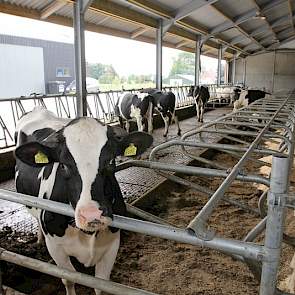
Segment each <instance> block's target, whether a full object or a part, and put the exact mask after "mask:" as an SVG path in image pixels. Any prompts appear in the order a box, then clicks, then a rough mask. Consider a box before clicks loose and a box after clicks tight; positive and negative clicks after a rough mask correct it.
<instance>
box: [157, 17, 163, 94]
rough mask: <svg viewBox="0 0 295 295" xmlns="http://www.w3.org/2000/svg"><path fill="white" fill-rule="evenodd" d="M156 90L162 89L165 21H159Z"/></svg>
mask: <svg viewBox="0 0 295 295" xmlns="http://www.w3.org/2000/svg"><path fill="white" fill-rule="evenodd" d="M156 42H157V43H156V50H157V51H156V88H157V89H160V90H161V89H162V43H163V20H162V19H159V23H158V28H157V38H156Z"/></svg>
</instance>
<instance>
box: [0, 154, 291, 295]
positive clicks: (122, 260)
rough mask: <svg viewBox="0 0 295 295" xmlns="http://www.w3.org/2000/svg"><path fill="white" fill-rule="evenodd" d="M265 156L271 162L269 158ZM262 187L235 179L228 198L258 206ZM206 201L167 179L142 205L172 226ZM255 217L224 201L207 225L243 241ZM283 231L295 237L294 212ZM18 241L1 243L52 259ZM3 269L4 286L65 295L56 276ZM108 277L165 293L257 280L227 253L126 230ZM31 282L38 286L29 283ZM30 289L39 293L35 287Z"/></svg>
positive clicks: (244, 287)
mask: <svg viewBox="0 0 295 295" xmlns="http://www.w3.org/2000/svg"><path fill="white" fill-rule="evenodd" d="M264 160H265V161H269V158H265V159H264ZM214 161H218V162H219V163H226V165H227V166H228V167H232V166H233V165H234V164H235V163H236V161H237V160H236V159H234V158H232V157H231V156H228V155H225V154H216V155H215V156H214ZM258 167H259V166H257V164H254V163H251V162H249V163H248V165H247V166H246V167H245V170H246V171H249V172H251V171H257V168H258ZM260 171H261V173H263V174H265V175H266V174H268V173H269V172H270V169H269V167H267V166H263V167H260ZM186 178H187V179H189V180H191V181H193V182H195V183H198V184H201V185H203V186H205V187H207V188H210V189H212V190H215V189H216V188H217V187H218V186H219V184H220V183H221V180H220V179H217V178H212V179H209V178H200V177H186ZM294 179H295V174H293V176H292V183H291V185H292V184H294V183H293V180H294ZM264 189H265V187H264V186H263V185H254V184H251V183H247V184H246V183H242V182H239V181H236V182H234V184H233V185H232V186H231V187H230V189H229V191H228V192H227V196H229V197H231V198H235V199H239V200H240V201H241V202H244V203H246V204H248V205H250V206H252V207H253V208H256V207H257V201H258V199H259V196H260V195H261V193H262V192H263V190H264ZM206 200H207V196H206V195H205V194H201V193H199V192H196V191H194V190H193V189H186V188H184V187H181V186H179V185H177V184H174V183H170V182H168V183H166V184H165V185H164V186H162V187H161V188H160V189H158V190H156V191H155V192H154V193H153V200H152V201H151V203H150V204H149V208H145V209H146V210H147V211H149V212H151V213H153V214H155V215H158V216H160V217H162V218H163V219H165V220H167V221H169V222H171V223H173V224H175V225H176V226H179V227H185V226H186V225H187V224H188V223H189V221H190V220H191V219H192V218H193V217H194V216H195V215H196V213H197V212H198V211H199V210H200V209H201V208H202V207H203V205H204V204H205V202H206ZM259 221H260V218H259V217H257V216H254V215H253V214H251V213H247V212H244V211H242V210H241V209H239V208H237V207H233V206H231V205H228V204H226V203H222V204H221V205H220V206H219V207H218V209H217V210H215V211H214V214H213V215H212V217H211V218H210V226H211V227H212V229H214V230H215V231H216V234H217V235H219V236H222V237H226V238H233V239H240V240H241V239H243V238H244V237H245V235H246V234H247V233H248V232H249V231H250V230H251V229H252V228H253V227H254V226H255V225H256V224H257V223H258V222H259ZM286 232H287V233H289V234H290V235H292V236H295V218H294V215H293V212H292V211H289V212H288V216H287V222H286ZM4 234H5V233H4ZM2 235H3V233H2ZM9 235H11V236H13V233H9V229H7V233H6V236H9ZM0 238H1V237H0ZM21 239H22V237H18V238H17V239H16V238H15V236H14V237H13V238H11V239H10V242H9V243H8V245H4V247H5V248H8V249H11V250H17V252H19V253H21V254H25V255H28V256H31V257H35V258H41V259H42V260H44V261H50V257H49V256H48V254H47V251H46V249H45V247H41V248H38V247H37V246H36V245H35V244H34V242H35V238H34V237H33V236H32V237H29V238H27V237H25V238H23V241H22V242H20V241H21ZM19 240H20V241H19ZM261 241H263V236H261V237H259V242H261ZM6 246H7V247H6ZM15 248H17V249H15ZM293 253H294V249H293V248H292V247H290V246H288V245H286V244H284V245H283V254H282V260H281V266H280V273H279V281H281V282H283V281H284V280H285V279H286V277H287V276H288V275H289V274H290V272H291V269H290V267H289V264H290V261H291V259H292V256H293ZM6 270H7V273H6V274H7V276H6V278H5V279H6V280H8V277H10V280H8V281H6V282H7V284H8V285H10V286H11V284H12V286H13V285H14V286H18V288H19V289H22V290H24V286H25V287H26V285H27V287H28V286H30V284H31V291H29V289H27V290H26V291H27V292H26V293H27V294H35V295H37V294H42V295H47V294H48V295H49V294H65V291H64V289H63V286H62V284H61V283H60V281H59V280H57V279H54V278H50V277H48V276H45V275H40V274H38V273H36V272H30V271H29V272H28V271H26V273H27V274H29V276H30V277H33V279H29V281H25V279H24V277H22V276H21V275H18V276H17V277H15V276H14V277H13V276H12V274H14V275H15V274H16V273H18V272H17V270H18V268H15V267H13V268H12V266H11V265H9V267H8V268H7V269H6ZM34 278H35V279H34ZM111 279H112V280H114V281H115V282H119V283H122V284H127V285H130V286H133V287H137V288H143V289H145V290H148V291H152V292H155V293H158V294H166V295H168V294H169V295H180V294H181V295H197V294H204V295H222V294H227V295H228V294H235V295H239V294H249V295H251V294H258V282H257V281H256V280H255V278H254V277H253V275H252V274H251V272H250V271H249V270H248V268H247V266H245V265H244V264H242V263H241V262H238V261H235V260H234V259H232V258H231V257H229V256H226V255H224V254H222V253H219V252H217V251H214V250H210V249H206V248H200V247H195V246H190V245H186V244H180V243H176V242H172V241H167V240H163V239H159V238H153V237H150V236H145V235H140V234H135V233H132V232H126V231H123V232H122V240H121V247H120V250H119V254H118V257H117V260H116V263H115V266H114V269H113V272H112V277H111ZM32 284H33V285H34V284H35V285H36V284H37V285H38V286H32ZM20 286H22V288H20ZM44 286H45V287H44ZM281 286H282V287H283V288H284V286H285V285H284V284H283V283H281ZM33 289H34V290H38V291H37V292H36V291H33ZM77 293H78V294H83V295H84V294H85V295H87V294H94V292H93V291H92V290H89V289H87V288H84V287H79V288H78V289H77Z"/></svg>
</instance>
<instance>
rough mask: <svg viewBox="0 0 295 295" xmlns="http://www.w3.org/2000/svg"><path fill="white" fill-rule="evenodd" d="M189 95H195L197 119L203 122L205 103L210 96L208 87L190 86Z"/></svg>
mask: <svg viewBox="0 0 295 295" xmlns="http://www.w3.org/2000/svg"><path fill="white" fill-rule="evenodd" d="M187 96H188V97H193V98H194V99H195V102H196V110H197V120H198V122H203V117H204V109H205V105H206V103H207V102H208V100H209V98H210V94H209V90H208V87H205V86H191V87H190V88H189V91H188V94H187Z"/></svg>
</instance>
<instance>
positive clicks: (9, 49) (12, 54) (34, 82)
mask: <svg viewBox="0 0 295 295" xmlns="http://www.w3.org/2000/svg"><path fill="white" fill-rule="evenodd" d="M43 60H44V58H43V48H41V47H30V46H19V45H11V44H0V98H9V97H19V96H22V95H30V94H31V93H32V92H35V93H45V82H44V63H43Z"/></svg>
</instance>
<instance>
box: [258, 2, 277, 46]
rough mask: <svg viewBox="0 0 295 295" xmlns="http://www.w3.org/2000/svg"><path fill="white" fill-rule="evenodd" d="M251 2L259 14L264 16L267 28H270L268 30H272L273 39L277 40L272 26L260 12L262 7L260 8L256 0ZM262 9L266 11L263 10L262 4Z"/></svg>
mask: <svg viewBox="0 0 295 295" xmlns="http://www.w3.org/2000/svg"><path fill="white" fill-rule="evenodd" d="M252 2H253V3H254V5H255V6H256V9H257V10H258V12H259V14H260V15H262V16H263V17H265V22H266V24H267V26H268V28H269V29H270V31H271V32H272V35H273V36H274V38H275V41H276V40H277V41H279V40H278V37H277V34H276V32H275V31H274V30H273V28H272V26H271V25H270V23H269V21H268V20H267V18H266V16H264V15H263V14H262V9H261V7H260V6H259V5H258V3H257V2H256V0H252ZM263 11H264V12H265V11H266V10H265V6H264V9H263Z"/></svg>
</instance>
